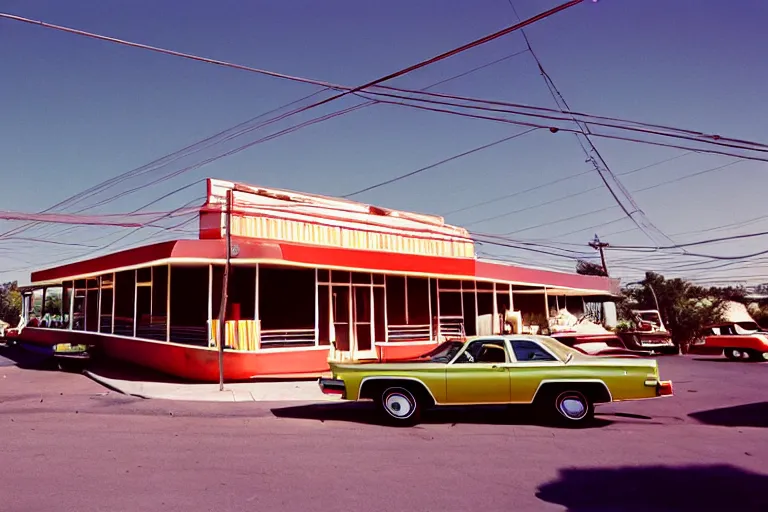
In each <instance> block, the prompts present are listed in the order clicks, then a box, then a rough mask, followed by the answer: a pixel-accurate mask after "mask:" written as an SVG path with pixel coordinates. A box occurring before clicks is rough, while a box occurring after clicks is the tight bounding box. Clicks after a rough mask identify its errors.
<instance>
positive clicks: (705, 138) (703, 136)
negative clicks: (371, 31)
mask: <svg viewBox="0 0 768 512" xmlns="http://www.w3.org/2000/svg"><path fill="white" fill-rule="evenodd" d="M581 1H583V0H581ZM581 1H579V0H573V1H571V2H567V3H565V4H562V5H560V6H558V7H555V8H553V9H550V10H549V11H546V12H543V13H541V14H539V15H537V16H534V17H532V18H529V19H528V20H525V21H523V22H520V23H518V24H516V25H514V26H511V27H507V28H506V29H503V30H501V31H498V32H496V33H494V34H490V35H488V36H485V37H483V38H480V39H478V40H476V41H473V42H471V43H468V44H466V45H463V46H461V47H459V48H456V49H454V50H451V51H449V52H445V53H443V54H441V55H438V56H436V57H433V58H431V59H428V60H426V61H422V62H420V63H418V64H415V65H413V66H410V67H408V68H405V69H403V70H401V71H398V72H395V73H392V74H390V75H387V76H385V77H382V78H380V79H377V80H374V81H373V82H369V83H368V84H364V85H362V86H357V87H350V86H345V85H340V84H333V83H330V82H325V81H321V80H314V79H310V78H304V77H298V76H293V75H287V74H283V73H276V72H273V71H268V70H263V69H259V68H253V67H250V66H244V65H240V64H235V63H231V62H227V61H221V60H216V59H209V58H206V57H200V56H196V55H192V54H187V53H183V52H177V51H174V50H168V49H164V48H159V47H154V46H149V45H144V44H141V43H135V42H131V41H126V40H122V39H117V38H113V37H108V36H103V35H99V34H95V33H92V32H86V31H82V30H77V29H71V28H68V27H62V26H58V25H53V24H49V23H45V22H42V21H38V20H31V19H28V18H23V17H20V16H14V15H9V14H2V13H0V18H6V19H10V20H14V21H20V22H25V23H30V24H33V25H37V26H41V27H44V28H49V29H54V30H61V31H64V32H68V33H72V34H76V35H81V36H85V37H90V38H94V39H100V40H103V41H108V42H112V43H116V44H122V45H127V46H131V47H135V48H140V49H145V50H149V51H153V52H158V53H164V54H167V55H172V56H176V57H182V58H187V59H192V60H197V61H201V62H206V63H209V64H215V65H219V66H225V67H232V68H235V69H239V70H244V71H249V72H254V73H258V74H263V75H266V76H271V77H275V78H280V79H286V80H292V81H297V82H301V83H306V84H312V85H317V86H322V87H324V88H326V89H333V90H339V91H342V92H341V93H340V94H339V95H336V96H333V97H331V98H326V99H324V100H322V101H320V102H317V103H315V104H313V105H309V106H307V107H304V108H301V109H298V110H295V111H292V112H288V113H286V114H284V115H283V116H280V117H279V119H276V120H281V119H284V118H286V117H289V116H292V115H294V114H296V113H298V112H303V111H305V110H308V109H310V108H314V107H315V106H319V105H321V104H325V103H328V102H330V101H333V100H334V99H336V98H339V97H341V96H344V95H347V94H354V93H357V92H359V91H362V90H363V89H370V88H379V89H386V90H392V91H401V92H407V93H412V94H428V95H431V96H439V97H453V98H456V99H461V100H465V101H473V102H480V103H489V104H500V105H509V106H516V107H518V108H525V109H529V110H536V111H546V112H553V113H560V114H568V115H570V116H571V120H573V121H574V122H576V123H579V122H583V121H577V120H576V119H575V117H577V116H586V117H591V118H593V119H603V120H609V121H617V122H626V123H630V124H631V125H634V126H647V127H654V128H659V129H662V130H671V131H676V132H679V133H683V134H688V135H693V136H694V137H689V138H688V139H689V140H693V141H696V142H706V143H715V144H719V145H725V144H724V141H728V142H733V143H737V144H746V145H751V146H755V147H762V148H768V145H766V144H763V143H758V142H753V141H747V140H743V139H734V138H729V137H723V136H721V135H713V134H708V133H705V132H701V131H696V130H687V129H680V128H674V127H669V126H664V125H659V124H652V123H643V122H639V121H629V120H623V119H619V118H613V117H606V116H596V115H592V114H584V113H580V112H574V111H572V110H570V109H569V108H568V107H567V105H565V107H566V108H559V109H557V110H556V109H548V108H544V107H534V106H526V105H519V104H513V103H508V102H499V101H490V100H482V99H476V98H467V97H461V96H453V95H447V94H439V93H427V92H425V91H413V90H409V89H403V88H397V87H390V86H382V85H379V84H380V83H381V82H383V81H387V80H391V79H393V78H395V77H397V76H402V75H403V74H406V73H409V72H411V71H414V70H416V69H420V68H421V67H424V66H427V65H430V64H432V63H435V62H438V61H440V60H443V59H445V58H448V57H450V56H453V55H456V54H457V53H461V52H463V51H466V50H468V49H470V48H473V47H475V46H479V45H481V44H485V43H487V42H489V41H492V40H494V39H496V38H498V37H502V36H503V35H506V34H509V33H511V32H513V31H515V30H522V28H523V27H525V26H527V25H530V24H532V23H535V22H537V21H540V20H542V19H544V18H546V17H548V16H551V15H553V14H555V13H557V12H559V11H561V10H564V9H567V8H569V7H572V6H574V5H576V4H578V3H581ZM512 7H513V9H514V6H512ZM524 37H525V39H526V40H527V36H525V35H524ZM528 46H530V45H528ZM527 51H530V48H529V49H528V50H527ZM531 53H532V55H534V57H535V54H533V52H531ZM537 61H538V59H537ZM539 64H540V63H539ZM540 67H541V66H540ZM541 70H542V71H543V67H541ZM544 76H545V78H546V79H547V84H548V87H550V86H552V88H553V89H554V91H553V94H554V92H555V91H556V88H554V83H553V82H552V80H551V77H549V75H547V74H546V72H544ZM556 92H557V94H558V95H559V97H560V98H561V100H562V95H561V94H560V93H559V91H556ZM374 93H375V91H374V92H371V94H374ZM375 94H380V93H375ZM411 99H413V98H411ZM555 99H556V102H557V98H555ZM562 101H563V102H564V100H562ZM558 106H559V105H558ZM528 115H530V114H528ZM560 119H564V118H560ZM590 123H591V124H596V123H597V122H596V121H590ZM606 126H613V127H616V126H614V125H610V124H607V125H606ZM620 128H622V129H631V130H636V128H632V127H620ZM648 133H653V134H656V135H663V136H670V134H664V133H660V132H655V131H649V132H648ZM590 135H596V134H592V133H590ZM731 147H736V146H731ZM738 149H745V150H756V149H754V148H744V147H740V146H739V147H738Z"/></svg>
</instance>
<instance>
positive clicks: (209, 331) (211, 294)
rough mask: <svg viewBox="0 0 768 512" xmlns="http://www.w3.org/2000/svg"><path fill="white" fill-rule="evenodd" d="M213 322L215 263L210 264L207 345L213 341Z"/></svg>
mask: <svg viewBox="0 0 768 512" xmlns="http://www.w3.org/2000/svg"><path fill="white" fill-rule="evenodd" d="M212 322H213V265H208V322H207V323H208V339H207V340H206V343H205V344H206V346H209V345H210V343H211V335H212V334H213V333H212V330H211V327H212Z"/></svg>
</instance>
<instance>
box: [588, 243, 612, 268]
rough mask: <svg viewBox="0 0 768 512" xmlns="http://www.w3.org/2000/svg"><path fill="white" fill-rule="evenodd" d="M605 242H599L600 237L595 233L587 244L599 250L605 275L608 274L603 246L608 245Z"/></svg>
mask: <svg viewBox="0 0 768 512" xmlns="http://www.w3.org/2000/svg"><path fill="white" fill-rule="evenodd" d="M608 245H609V244H608V243H607V242H601V241H600V237H598V236H597V233H595V239H594V240H592V241H591V242H589V246H590V247H591V248H593V249H596V250H598V251H600V261H602V263H603V272H605V275H608V266H607V265H606V264H605V250H604V249H605V248H606V247H608Z"/></svg>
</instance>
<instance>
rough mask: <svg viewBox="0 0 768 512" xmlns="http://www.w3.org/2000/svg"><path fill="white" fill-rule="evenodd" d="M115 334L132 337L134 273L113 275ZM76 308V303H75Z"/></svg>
mask: <svg viewBox="0 0 768 512" xmlns="http://www.w3.org/2000/svg"><path fill="white" fill-rule="evenodd" d="M114 294H115V317H114V319H113V322H114V324H115V330H114V333H115V334H119V335H121V336H133V315H134V301H135V300H136V295H135V294H136V272H135V271H133V270H124V271H123V272H118V273H117V274H115V291H114ZM75 306H77V302H75Z"/></svg>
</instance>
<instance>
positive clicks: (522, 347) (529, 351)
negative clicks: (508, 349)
mask: <svg viewBox="0 0 768 512" xmlns="http://www.w3.org/2000/svg"><path fill="white" fill-rule="evenodd" d="M512 350H514V351H515V358H517V360H518V361H521V362H523V361H557V359H555V358H554V357H553V356H552V354H550V353H549V352H547V351H546V350H544V349H543V348H541V345H539V344H538V343H535V342H533V341H529V340H513V341H512Z"/></svg>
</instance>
